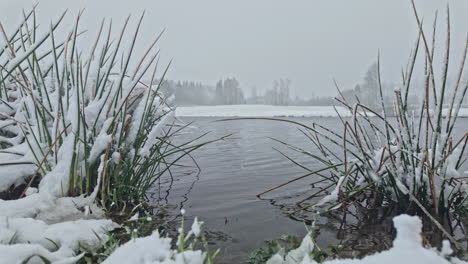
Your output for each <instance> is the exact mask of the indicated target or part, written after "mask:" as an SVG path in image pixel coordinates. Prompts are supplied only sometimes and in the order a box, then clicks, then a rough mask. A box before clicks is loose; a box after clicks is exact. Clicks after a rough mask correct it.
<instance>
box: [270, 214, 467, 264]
mask: <svg viewBox="0 0 468 264" xmlns="http://www.w3.org/2000/svg"><path fill="white" fill-rule="evenodd" d="M393 223H394V225H395V228H396V230H397V236H396V238H395V240H394V241H393V247H392V248H391V249H389V250H387V251H383V252H380V253H376V254H374V255H370V256H367V257H364V258H363V259H360V260H359V259H337V260H329V261H325V262H323V264H376V263H379V264H394V263H411V264H445V263H446V264H450V263H452V264H455V263H456V264H466V263H468V262H464V261H461V260H459V259H457V258H450V257H449V254H451V250H450V249H449V246H447V243H445V246H444V247H443V249H442V251H437V250H436V249H429V248H424V247H423V245H422V237H421V234H420V233H421V229H422V222H421V220H420V219H419V218H418V217H416V216H409V215H400V216H397V217H395V218H394V219H393ZM313 248H314V244H313V242H312V239H311V237H310V234H309V235H307V236H306V237H305V238H304V240H303V241H302V244H301V246H300V247H299V248H298V249H295V250H292V251H290V252H289V253H288V254H287V255H286V256H281V255H280V254H276V255H274V256H273V257H272V258H271V259H270V260H269V261H268V262H267V264H299V263H300V264H316V263H317V262H315V261H313V260H312V257H311V256H310V252H311V250H312V249H313Z"/></svg>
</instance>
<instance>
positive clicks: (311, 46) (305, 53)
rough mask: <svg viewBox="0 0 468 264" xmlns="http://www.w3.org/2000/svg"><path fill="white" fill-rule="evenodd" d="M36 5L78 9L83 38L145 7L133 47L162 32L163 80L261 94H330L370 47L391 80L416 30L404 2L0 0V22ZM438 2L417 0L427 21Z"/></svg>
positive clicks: (460, 31)
mask: <svg viewBox="0 0 468 264" xmlns="http://www.w3.org/2000/svg"><path fill="white" fill-rule="evenodd" d="M35 2H39V3H40V5H39V13H38V14H39V16H41V19H42V21H43V22H49V21H48V20H50V18H51V17H57V16H58V15H59V14H60V13H61V11H63V10H64V9H66V8H69V9H70V11H71V14H73V15H74V14H76V12H77V10H79V9H80V8H86V13H85V17H84V20H83V24H82V25H83V28H85V27H86V28H89V29H90V31H91V33H92V34H91V35H93V34H94V32H95V31H96V30H97V27H98V24H99V21H100V20H101V18H103V17H112V18H113V20H114V21H116V22H122V21H123V20H124V18H125V17H126V15H128V14H130V13H131V14H134V15H138V14H140V13H141V11H142V10H146V12H147V16H146V19H145V21H144V25H143V30H142V31H143V32H144V33H145V34H146V36H145V37H143V38H142V42H140V43H143V44H144V42H145V41H146V42H148V41H149V40H150V37H149V36H151V37H153V36H155V35H156V34H158V33H159V32H160V31H161V30H162V29H163V28H165V29H166V33H165V35H164V38H163V41H162V42H161V43H160V47H161V49H162V53H163V58H164V60H165V61H168V59H170V58H173V59H174V64H173V66H172V67H171V70H170V73H169V76H168V77H169V78H171V79H176V80H178V79H180V80H195V81H203V82H206V83H211V84H214V83H215V82H216V80H218V79H219V78H223V77H229V76H235V77H236V78H238V79H239V80H240V82H241V84H242V85H243V86H244V87H247V88H249V87H252V86H256V87H257V88H258V89H259V90H264V89H265V88H267V87H270V86H271V85H272V82H273V80H274V79H277V78H290V79H291V80H292V81H293V87H294V89H295V92H296V94H298V95H300V96H306V97H309V96H310V95H312V94H313V93H314V94H316V95H324V94H327V95H331V94H334V93H335V90H334V88H333V82H332V78H333V77H335V78H336V79H337V80H338V82H339V83H340V84H341V85H342V86H344V87H350V86H352V85H353V84H354V83H356V82H358V81H359V80H360V79H361V77H362V75H363V73H364V72H365V70H366V67H367V66H368V65H369V64H370V63H371V62H372V61H373V60H374V59H375V58H376V56H377V51H378V49H380V51H381V56H382V64H383V69H384V76H385V79H398V78H399V74H400V70H401V66H402V65H404V64H405V63H406V60H407V57H408V55H409V52H410V49H411V48H412V45H413V43H414V40H415V37H416V29H417V26H416V23H415V21H414V18H413V16H412V10H411V8H410V2H409V0H340V1H338V0H337V1H332V0H322V1H317V0H315V1H314V0H290V1H286V0H281V1H280V0H235V1H234V0H231V1H225V0H192V1H189V0H186V1H178V0H166V1H159V0H73V1H72V0H40V1H33V0H1V1H0V21H1V22H2V23H3V24H4V26H5V27H6V28H7V30H8V26H9V25H10V24H12V23H14V24H16V23H17V22H18V21H19V20H20V14H21V9H22V8H26V9H27V8H29V7H31V6H32V4H33V3H35ZM450 2H451V10H452V15H453V31H454V34H455V36H454V39H453V41H454V47H455V48H457V47H458V48H459V47H460V46H461V45H460V43H461V42H463V39H464V35H465V34H466V32H467V30H468V26H467V25H468V16H466V13H467V11H468V1H466V0H453V1H450ZM446 3H447V1H443V0H419V1H417V5H418V7H419V8H420V11H421V13H424V16H425V18H426V19H427V20H431V21H428V22H430V23H428V25H429V26H430V24H431V23H432V18H433V14H434V11H435V10H436V9H437V8H438V9H440V11H441V12H440V13H441V14H440V18H442V19H444V18H445V5H446ZM442 11H443V12H442ZM70 17H71V18H72V17H73V16H70ZM441 25H442V24H441ZM145 46H146V45H145ZM142 47H144V46H142Z"/></svg>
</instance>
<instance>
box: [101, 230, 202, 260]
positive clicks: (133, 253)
mask: <svg viewBox="0 0 468 264" xmlns="http://www.w3.org/2000/svg"><path fill="white" fill-rule="evenodd" d="M205 257H206V255H205V253H203V252H202V251H201V250H196V251H193V250H187V251H182V252H177V251H176V250H172V249H171V239H170V238H161V237H160V236H159V233H158V232H157V231H155V232H154V233H153V234H152V235H151V236H147V237H142V238H137V239H134V240H130V241H128V242H127V243H125V244H124V245H122V246H120V247H119V248H117V249H116V250H115V251H114V253H112V254H111V255H110V256H109V257H108V258H107V259H106V260H105V261H104V262H103V264H120V263H125V264H143V263H144V264H203V262H204V260H205Z"/></svg>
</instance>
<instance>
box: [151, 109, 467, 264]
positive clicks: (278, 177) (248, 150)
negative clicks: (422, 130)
mask: <svg viewBox="0 0 468 264" xmlns="http://www.w3.org/2000/svg"><path fill="white" fill-rule="evenodd" d="M217 119H219V118H182V120H183V121H184V122H187V123H188V122H194V123H193V125H192V126H191V127H190V128H189V129H187V130H186V131H185V134H184V135H182V136H180V137H179V139H178V140H180V141H184V140H185V141H186V140H189V139H191V138H193V137H195V136H197V135H201V134H203V133H205V132H209V134H208V135H207V136H206V137H205V139H206V140H208V139H215V138H220V137H223V136H226V135H229V134H232V136H231V137H232V138H233V139H229V140H223V141H218V142H215V143H212V144H209V145H207V146H205V147H203V148H202V149H199V150H197V151H196V152H194V153H193V158H194V159H195V160H196V161H197V163H198V165H199V166H200V168H201V171H200V172H199V173H198V170H197V169H196V167H180V168H177V169H175V170H173V171H172V174H173V177H172V178H171V177H166V178H165V179H162V180H161V183H160V185H159V189H158V191H157V192H156V193H155V194H154V197H153V198H155V202H157V203H158V204H160V205H161V204H162V205H164V204H165V205H168V206H169V207H170V208H172V210H173V211H174V212H177V211H178V210H180V208H181V207H183V208H185V209H186V211H187V218H189V219H190V218H193V217H194V216H198V217H199V219H200V220H202V221H204V222H205V225H204V230H205V231H208V235H209V237H210V239H209V240H210V241H212V242H213V243H214V244H213V248H220V249H221V250H222V251H221V254H220V255H219V257H218V259H217V260H218V262H219V263H245V260H246V258H247V255H248V254H249V253H250V252H251V251H252V250H254V249H255V248H258V247H261V246H264V244H263V241H264V240H266V239H274V238H279V237H280V236H281V235H283V234H293V235H298V236H300V237H302V236H304V235H305V233H306V230H305V227H304V224H303V223H302V222H300V221H297V220H294V219H291V218H289V217H288V216H287V215H286V214H287V213H288V212H291V210H293V208H295V203H296V202H297V201H300V200H302V199H303V198H305V197H306V196H307V194H310V189H311V186H310V185H309V183H310V182H312V180H313V178H310V179H309V178H307V179H305V180H301V181H298V182H295V184H293V185H291V186H287V187H285V188H282V189H279V190H277V191H273V192H271V193H268V194H267V195H265V196H264V199H258V198H257V197H256V194H257V193H260V192H262V191H264V190H267V189H269V188H271V187H273V186H276V185H278V184H280V183H283V182H285V181H288V180H290V179H293V178H295V177H297V176H301V175H303V174H305V173H306V171H305V170H304V169H302V168H300V167H298V166H296V165H294V164H292V163H291V161H289V160H288V159H287V158H286V157H284V156H283V155H281V153H280V152H279V151H281V152H284V153H286V154H287V155H288V156H290V157H293V158H294V159H295V160H296V161H299V162H301V163H303V164H304V165H305V166H307V167H308V168H309V169H319V168H321V167H322V165H320V164H315V163H314V161H313V160H312V159H311V158H310V157H309V158H308V157H307V156H305V155H301V154H299V153H296V152H294V151H291V150H290V149H288V148H287V147H286V146H284V145H282V144H280V143H278V142H276V141H274V140H272V139H271V138H275V139H278V140H282V141H284V142H287V143H290V144H292V145H295V146H299V147H301V148H304V149H306V150H308V151H311V152H315V151H316V148H315V147H314V145H313V144H312V143H311V142H310V141H309V140H307V138H306V137H305V136H304V135H303V134H302V133H301V132H300V131H299V130H298V126H296V125H293V124H288V123H283V122H274V121H262V120H241V121H229V122H213V121H215V120H217ZM289 119H290V120H296V121H299V122H303V123H307V124H311V123H313V122H317V123H320V124H324V125H326V126H327V127H328V128H331V129H333V130H335V131H336V132H338V133H341V131H342V125H341V123H340V121H339V120H338V119H337V118H295V119H291V118H289ZM466 131H468V119H461V120H460V122H459V128H458V129H457V133H456V134H458V135H461V134H463V133H464V132H466ZM314 150H315V151H314ZM182 163H183V164H184V165H192V166H193V162H192V161H191V160H190V159H184V161H183V162H182ZM307 191H309V192H307ZM319 224H320V223H319ZM318 242H319V244H322V245H329V244H333V243H337V242H339V240H338V239H337V238H336V232H335V231H334V230H333V228H326V226H325V227H321V235H320V237H319V241H318Z"/></svg>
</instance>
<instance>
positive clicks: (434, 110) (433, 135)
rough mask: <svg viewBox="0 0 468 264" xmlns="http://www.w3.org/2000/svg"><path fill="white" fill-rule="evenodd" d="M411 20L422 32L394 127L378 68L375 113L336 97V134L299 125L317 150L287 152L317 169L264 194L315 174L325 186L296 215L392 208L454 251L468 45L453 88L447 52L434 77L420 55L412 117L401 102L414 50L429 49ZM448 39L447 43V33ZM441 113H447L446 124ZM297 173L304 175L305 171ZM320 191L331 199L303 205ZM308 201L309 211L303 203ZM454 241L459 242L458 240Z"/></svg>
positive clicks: (461, 190)
mask: <svg viewBox="0 0 468 264" xmlns="http://www.w3.org/2000/svg"><path fill="white" fill-rule="evenodd" d="M415 13H416V10H415ZM416 17H417V21H418V25H419V26H420V28H421V32H420V34H419V35H418V36H419V37H418V41H417V43H416V45H415V48H414V51H413V52H412V55H411V58H410V61H409V64H408V67H407V69H406V70H405V71H404V74H403V77H404V78H403V82H402V83H401V85H400V88H398V89H397V90H395V99H394V102H393V105H394V107H395V112H396V113H397V116H396V124H394V123H390V121H389V119H388V115H387V113H386V111H385V109H387V108H386V105H385V103H384V99H383V93H382V85H381V83H380V61H379V62H378V73H377V75H378V76H376V79H378V83H379V85H378V87H375V89H378V90H379V91H380V98H379V100H380V102H381V107H380V109H377V110H375V109H370V108H369V107H367V106H365V105H362V104H360V103H358V104H355V105H351V104H349V103H348V102H347V101H346V99H345V98H344V97H341V98H337V100H338V101H339V102H340V103H342V105H343V106H344V107H345V108H347V109H348V110H349V114H350V115H351V116H352V117H351V118H344V117H340V120H341V121H342V125H343V129H342V130H341V131H336V130H333V129H331V128H328V127H327V126H326V125H324V126H322V125H320V124H317V123H314V124H312V125H307V124H300V125H301V126H302V128H303V131H302V132H303V134H304V135H305V136H306V137H307V139H308V140H310V141H311V142H312V143H313V144H314V146H315V147H316V148H315V149H314V150H313V151H309V150H305V149H303V148H300V147H294V146H290V147H291V148H292V149H294V150H296V151H298V152H299V153H303V154H306V155H308V156H309V157H311V158H313V159H314V160H315V161H318V162H319V163H320V164H322V165H323V167H322V168H321V169H318V170H309V171H308V173H307V174H306V175H304V176H301V177H298V178H296V179H293V180H290V181H288V182H286V183H284V184H281V185H278V186H277V187H274V188H272V189H270V190H268V191H266V192H269V191H272V190H274V189H277V188H280V187H282V186H284V185H287V184H289V183H291V182H294V181H296V180H301V179H304V178H306V177H309V176H312V175H313V176H315V179H314V184H321V183H322V184H323V182H325V184H324V185H322V186H323V188H324V189H322V188H320V189H319V190H318V191H315V192H314V193H312V194H310V195H309V196H308V197H306V198H305V199H303V200H302V201H300V202H299V204H302V208H301V209H300V210H299V211H301V210H303V209H306V208H311V207H316V208H318V207H319V206H322V208H323V207H325V209H326V210H329V209H336V208H339V207H341V209H343V210H344V211H347V210H346V209H347V208H353V207H354V208H356V207H359V208H364V209H377V208H382V207H390V208H393V209H396V210H397V211H398V212H411V213H414V214H418V215H421V216H424V217H426V219H427V220H428V221H425V222H426V223H430V224H431V225H432V227H433V228H434V229H435V230H436V231H437V232H441V233H442V234H443V236H444V237H446V238H448V239H449V240H450V241H451V242H452V244H453V245H454V247H455V248H456V249H457V250H460V249H461V245H460V243H462V241H463V239H464V237H465V236H466V235H467V233H466V227H465V226H464V223H466V219H467V217H468V181H467V179H466V177H465V176H464V175H463V164H465V162H466V160H467V158H468V157H467V156H466V154H465V153H466V147H467V143H468V132H465V133H464V135H463V136H462V137H460V138H455V135H454V127H455V124H456V123H457V122H458V121H461V122H465V121H464V120H460V119H459V111H460V106H461V105H462V102H463V100H464V98H465V95H466V93H467V91H468V84H467V83H466V82H462V81H461V80H463V79H465V78H466V76H465V71H464V67H465V61H466V52H467V49H468V43H466V46H465V51H464V56H463V57H462V58H461V59H460V61H459V62H457V64H458V63H460V66H459V68H458V70H457V71H456V74H457V76H456V77H457V78H456V80H457V82H455V83H453V84H452V85H449V83H448V82H447V76H448V73H447V65H448V62H449V61H452V60H449V54H450V52H449V49H450V46H449V45H447V46H446V50H447V52H446V57H445V58H444V63H442V73H441V74H440V75H438V74H436V72H435V71H434V69H435V66H436V64H433V63H432V55H431V54H430V53H427V52H426V53H425V56H422V59H423V61H425V62H426V63H427V64H426V67H425V69H426V76H425V80H426V83H425V84H426V86H425V87H426V89H425V90H424V96H423V99H422V102H421V104H420V108H419V110H418V114H413V112H412V111H410V110H409V109H410V107H409V105H408V103H407V102H408V95H409V94H410V92H409V91H410V90H411V89H414V88H413V85H412V84H413V83H414V82H412V80H413V72H417V71H416V70H415V69H414V67H415V65H417V64H416V61H417V58H418V54H419V53H420V51H421V50H423V51H428V50H431V49H432V47H429V46H427V45H428V44H427V42H426V41H423V40H424V39H425V38H426V34H425V32H423V31H422V25H421V22H420V20H419V17H418V16H417V15H416ZM447 17H449V15H448V14H447ZM449 23H450V21H449V18H447V24H449ZM434 38H435V36H434ZM446 38H447V40H450V31H448V32H447V35H446ZM418 51H419V52H418ZM435 80H441V82H436V81H435ZM448 95H451V97H450V98H448V101H449V102H450V104H449V108H447V109H448V110H444V107H443V105H444V104H443V103H444V102H446V101H447V100H446V98H445V97H447V96H448ZM362 110H366V111H368V112H372V113H374V117H373V118H369V117H368V116H367V115H366V114H365V113H362V112H360V111H362ZM444 112H445V113H446V114H447V113H448V116H447V117H446V118H445V119H444V118H443V116H444ZM285 121H287V120H285ZM287 122H291V121H287ZM296 124H298V123H297V122H296ZM283 143H284V142H283ZM284 144H285V145H288V144H287V143H284ZM288 146H289V145H288ZM330 146H333V147H330ZM301 166H302V165H301ZM303 168H306V169H307V165H305V166H303ZM325 190H327V191H329V195H326V196H325V197H323V198H322V199H320V200H318V201H317V200H315V201H312V202H309V201H310V200H312V199H314V198H317V197H319V196H320V195H321V194H322V193H323V192H324V191H325ZM266 192H263V193H261V194H259V195H263V194H264V193H266ZM306 202H307V203H308V204H304V203H306ZM341 209H340V210H341ZM455 234H458V235H457V237H458V238H460V239H462V240H457V238H456V236H455ZM435 243H440V241H436V242H435Z"/></svg>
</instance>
